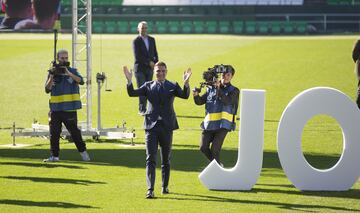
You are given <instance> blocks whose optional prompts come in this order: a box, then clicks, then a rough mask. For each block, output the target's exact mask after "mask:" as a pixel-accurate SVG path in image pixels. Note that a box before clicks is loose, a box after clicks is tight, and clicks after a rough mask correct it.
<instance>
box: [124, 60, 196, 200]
mask: <svg viewBox="0 0 360 213" xmlns="http://www.w3.org/2000/svg"><path fill="white" fill-rule="evenodd" d="M123 69H124V74H125V77H126V79H127V82H128V83H127V92H128V95H129V96H130V97H137V96H145V97H146V98H147V100H148V106H147V110H146V112H145V115H144V117H145V118H144V129H145V144H146V181H147V186H148V191H147V193H146V198H153V197H154V184H155V168H156V153H157V149H158V144H159V145H160V155H161V171H162V194H168V193H169V189H168V184H169V177H170V157H171V146H172V136H173V130H176V129H178V128H179V125H178V122H177V120H176V114H175V111H174V106H173V103H174V98H175V97H179V98H183V99H188V98H189V95H190V88H189V79H190V76H191V69H190V68H189V69H188V70H187V71H185V72H184V75H183V79H184V87H183V89H181V88H180V86H179V84H178V83H177V82H171V81H168V80H167V79H166V74H167V67H166V64H165V63H164V62H157V63H156V64H155V66H154V72H155V76H156V80H154V81H148V82H145V83H144V84H143V85H142V86H141V87H140V88H138V89H134V87H133V84H132V75H133V73H132V71H129V70H128V68H127V67H126V66H124V68H123Z"/></svg>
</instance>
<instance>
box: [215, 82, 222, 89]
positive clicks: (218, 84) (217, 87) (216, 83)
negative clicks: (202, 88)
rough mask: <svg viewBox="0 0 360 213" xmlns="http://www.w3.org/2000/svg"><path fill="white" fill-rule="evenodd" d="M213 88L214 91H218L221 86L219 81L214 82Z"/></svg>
mask: <svg viewBox="0 0 360 213" xmlns="http://www.w3.org/2000/svg"><path fill="white" fill-rule="evenodd" d="M214 86H215V87H216V89H219V88H220V86H221V81H220V80H216V81H215V84H214Z"/></svg>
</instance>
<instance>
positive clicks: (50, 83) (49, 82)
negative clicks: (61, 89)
mask: <svg viewBox="0 0 360 213" xmlns="http://www.w3.org/2000/svg"><path fill="white" fill-rule="evenodd" d="M53 86H55V81H54V75H53V74H49V76H48V79H47V81H46V83H45V92H46V93H49V92H50V91H51V89H52V87H53Z"/></svg>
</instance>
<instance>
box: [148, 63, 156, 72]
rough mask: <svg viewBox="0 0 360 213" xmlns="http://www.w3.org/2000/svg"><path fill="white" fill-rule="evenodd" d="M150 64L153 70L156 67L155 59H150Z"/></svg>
mask: <svg viewBox="0 0 360 213" xmlns="http://www.w3.org/2000/svg"><path fill="white" fill-rule="evenodd" d="M149 65H150V67H151V69H152V70H153V69H154V67H155V63H154V62H153V61H150V63H149Z"/></svg>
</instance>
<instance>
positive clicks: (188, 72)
mask: <svg viewBox="0 0 360 213" xmlns="http://www.w3.org/2000/svg"><path fill="white" fill-rule="evenodd" d="M191 74H192V72H191V68H188V69H187V70H186V71H185V72H184V75H183V79H184V84H185V85H186V86H189V80H190V76H191Z"/></svg>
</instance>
